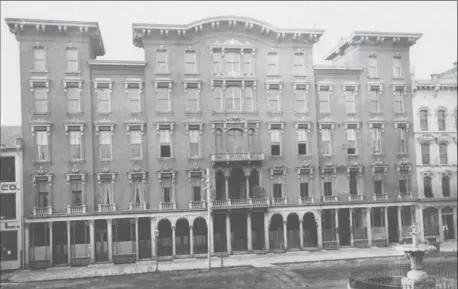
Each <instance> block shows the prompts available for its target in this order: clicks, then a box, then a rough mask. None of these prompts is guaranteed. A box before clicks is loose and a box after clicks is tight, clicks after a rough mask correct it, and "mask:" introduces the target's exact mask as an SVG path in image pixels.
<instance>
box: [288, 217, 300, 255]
mask: <svg viewBox="0 0 458 289" xmlns="http://www.w3.org/2000/svg"><path fill="white" fill-rule="evenodd" d="M287 220H288V221H287V223H286V228H287V230H288V249H300V248H301V245H300V238H301V236H300V229H299V217H298V216H297V214H295V213H292V214H289V215H288V218H287Z"/></svg>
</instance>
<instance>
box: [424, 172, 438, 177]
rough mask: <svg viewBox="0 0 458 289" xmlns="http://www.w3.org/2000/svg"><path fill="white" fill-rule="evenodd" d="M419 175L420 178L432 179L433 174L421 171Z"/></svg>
mask: <svg viewBox="0 0 458 289" xmlns="http://www.w3.org/2000/svg"><path fill="white" fill-rule="evenodd" d="M420 175H421V176H422V177H434V175H435V173H434V172H433V171H422V172H420Z"/></svg>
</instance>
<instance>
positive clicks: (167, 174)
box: [156, 164, 176, 183]
mask: <svg viewBox="0 0 458 289" xmlns="http://www.w3.org/2000/svg"><path fill="white" fill-rule="evenodd" d="M156 173H157V180H158V182H159V183H161V182H162V180H163V179H172V182H173V183H175V179H176V171H175V170H174V169H171V168H169V166H168V165H167V164H165V165H164V167H163V168H162V169H159V170H157V171H156Z"/></svg>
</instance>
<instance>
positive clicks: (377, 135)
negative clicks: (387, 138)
mask: <svg viewBox="0 0 458 289" xmlns="http://www.w3.org/2000/svg"><path fill="white" fill-rule="evenodd" d="M371 139H372V154H383V128H382V127H373V128H371ZM374 144H375V148H376V149H378V150H377V151H375V150H374Z"/></svg>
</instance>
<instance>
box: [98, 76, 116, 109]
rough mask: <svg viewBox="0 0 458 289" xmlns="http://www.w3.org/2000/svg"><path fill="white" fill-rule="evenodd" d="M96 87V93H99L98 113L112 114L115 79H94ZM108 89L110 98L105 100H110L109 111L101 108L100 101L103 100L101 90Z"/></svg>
mask: <svg viewBox="0 0 458 289" xmlns="http://www.w3.org/2000/svg"><path fill="white" fill-rule="evenodd" d="M94 86H95V87H94V88H95V93H96V94H97V113H98V114H110V113H111V112H112V111H111V94H112V92H113V81H111V80H110V79H96V80H95V81H94ZM105 89H107V90H108V99H106V100H103V101H107V102H108V110H107V111H101V110H100V107H101V106H100V101H101V94H99V92H102V91H103V90H105Z"/></svg>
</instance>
